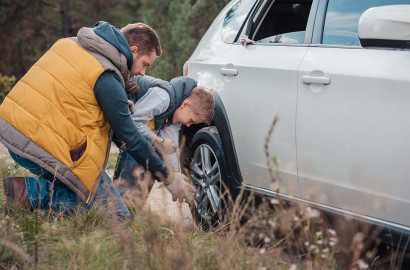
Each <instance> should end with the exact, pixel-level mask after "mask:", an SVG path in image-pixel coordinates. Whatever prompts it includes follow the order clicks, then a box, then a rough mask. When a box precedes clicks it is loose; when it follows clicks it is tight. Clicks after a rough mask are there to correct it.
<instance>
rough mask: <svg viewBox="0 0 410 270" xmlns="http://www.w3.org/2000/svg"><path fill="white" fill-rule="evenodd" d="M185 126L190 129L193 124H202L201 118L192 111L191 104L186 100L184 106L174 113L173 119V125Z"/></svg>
mask: <svg viewBox="0 0 410 270" xmlns="http://www.w3.org/2000/svg"><path fill="white" fill-rule="evenodd" d="M179 123H181V124H183V125H185V126H187V127H189V126H190V125H192V124H199V123H201V119H200V118H199V116H198V115H197V114H196V113H195V112H194V111H193V110H192V107H191V102H190V101H189V100H188V99H185V100H184V102H182V105H181V106H179V107H178V109H177V110H176V111H175V112H174V116H173V117H172V124H179Z"/></svg>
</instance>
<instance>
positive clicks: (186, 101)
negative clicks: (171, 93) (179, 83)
mask: <svg viewBox="0 0 410 270" xmlns="http://www.w3.org/2000/svg"><path fill="white" fill-rule="evenodd" d="M182 106H183V107H189V106H191V101H190V100H189V99H185V100H184V101H183V102H182Z"/></svg>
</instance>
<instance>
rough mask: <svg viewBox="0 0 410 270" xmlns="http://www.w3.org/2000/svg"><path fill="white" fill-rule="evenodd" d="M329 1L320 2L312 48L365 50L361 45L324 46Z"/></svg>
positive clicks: (321, 0) (320, 0)
mask: <svg viewBox="0 0 410 270" xmlns="http://www.w3.org/2000/svg"><path fill="white" fill-rule="evenodd" d="M328 4H329V0H319V5H318V7H317V13H316V18H315V23H314V24H315V26H314V28H313V35H312V42H311V47H321V48H338V49H342V48H343V49H356V50H357V49H364V48H363V47H362V46H361V45H343V44H323V32H324V29H325V20H326V12H327V6H328Z"/></svg>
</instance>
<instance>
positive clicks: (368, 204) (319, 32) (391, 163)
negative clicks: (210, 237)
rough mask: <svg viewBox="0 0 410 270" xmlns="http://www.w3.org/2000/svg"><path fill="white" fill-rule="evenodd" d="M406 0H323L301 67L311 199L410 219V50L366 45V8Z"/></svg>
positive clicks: (302, 147) (301, 163)
mask: <svg viewBox="0 0 410 270" xmlns="http://www.w3.org/2000/svg"><path fill="white" fill-rule="evenodd" d="M409 2H410V1H408V0H407V1H401V0H393V1H392V0H362V1H360V3H359V2H357V1H354V0H329V1H324V0H322V1H321V2H320V4H319V8H318V13H317V16H316V21H315V32H314V35H313V43H314V44H312V46H311V47H310V48H309V50H308V51H307V53H306V56H305V57H304V59H303V61H302V63H301V65H300V67H299V72H298V80H299V82H298V102H297V114H296V119H297V120H296V134H297V135H296V141H297V161H298V162H297V163H298V177H299V181H300V187H301V192H302V197H303V198H304V199H306V200H309V201H313V202H317V203H320V204H324V205H327V206H332V207H335V208H338V209H341V210H348V211H351V212H355V213H360V214H363V215H366V216H370V217H375V218H377V219H379V220H386V221H392V222H395V223H397V224H402V225H407V226H408V225H410V216H409V215H407V214H403V213H407V212H408V209H409V208H410V200H409V195H408V194H409V192H408V191H409V188H410V184H409V183H410V181H409V177H410V159H409V153H410V144H409V143H408V138H409V137H410V117H409V115H410V77H409V74H410V65H409V63H410V53H409V51H397V50H389V49H365V48H362V47H361V46H360V43H359V40H358V34H357V25H358V19H359V17H360V15H361V14H362V13H363V12H364V11H365V10H366V9H368V8H370V7H372V6H380V5H391V4H409Z"/></svg>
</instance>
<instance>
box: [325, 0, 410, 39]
mask: <svg viewBox="0 0 410 270" xmlns="http://www.w3.org/2000/svg"><path fill="white" fill-rule="evenodd" d="M396 4H410V0H360V1H357V0H329V2H328V6H327V12H326V19H325V26H324V29H323V39H322V43H323V44H335V45H352V46H359V45H360V42H359V35H358V30H357V29H358V23H359V18H360V16H361V15H362V14H363V12H365V11H366V10H367V9H369V8H371V7H377V6H385V5H396Z"/></svg>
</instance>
